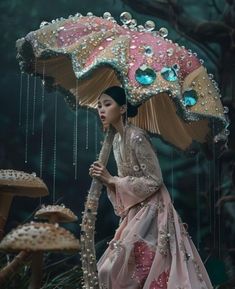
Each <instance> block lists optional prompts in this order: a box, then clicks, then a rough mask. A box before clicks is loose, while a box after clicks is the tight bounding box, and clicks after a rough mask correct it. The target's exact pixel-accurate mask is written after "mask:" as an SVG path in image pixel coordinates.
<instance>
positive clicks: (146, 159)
mask: <svg viewBox="0 0 235 289" xmlns="http://www.w3.org/2000/svg"><path fill="white" fill-rule="evenodd" d="M137 112H138V109H137V108H136V107H133V106H132V105H130V104H129V103H126V96H125V92H124V90H123V89H122V88H120V87H111V88H108V89H107V90H106V91H104V92H103V93H102V94H101V96H100V97H99V99H98V113H99V116H100V119H101V121H102V123H103V126H104V128H105V129H107V128H108V126H109V125H112V126H113V127H114V128H115V129H116V131H117V133H116V135H115V138H114V142H113V151H114V156H115V160H116V163H117V168H118V176H112V175H110V173H109V172H108V170H107V169H106V168H105V167H104V166H103V165H102V164H100V163H99V162H94V163H93V164H92V165H91V167H90V175H91V176H92V177H96V178H98V179H100V180H101V181H102V182H103V184H104V185H105V186H106V187H107V193H108V197H109V199H110V201H111V202H112V204H113V207H114V211H115V213H116V214H117V215H118V216H120V218H121V222H120V225H119V228H118V229H117V231H116V233H115V236H114V238H113V240H112V241H111V242H110V243H109V246H108V248H107V250H106V251H105V253H104V254H103V256H102V257H101V258H100V260H99V262H98V271H99V282H100V287H101V288H103V289H104V288H105V289H107V288H108V289H124V288H125V289H137V288H143V289H160V288H161V289H209V288H212V285H211V282H210V280H209V277H208V275H207V273H206V270H205V268H204V265H203V263H202V261H201V259H200V256H199V254H198V252H197V250H196V248H195V247H194V245H193V243H192V241H191V239H190V237H189V235H188V233H187V231H186V230H185V228H184V226H183V224H182V222H181V220H180V218H179V216H178V215H177V213H176V211H175V209H174V207H173V205H172V202H171V199H170V196H169V192H168V191H167V189H166V187H165V185H164V183H163V180H162V174H161V169H160V166H159V162H158V159H157V156H156V153H155V151H154V149H153V147H152V145H151V143H150V140H149V138H148V136H147V134H146V133H145V131H143V130H142V129H140V128H138V127H135V126H133V125H131V124H128V123H126V120H127V118H128V117H133V116H135V115H136V114H137Z"/></svg>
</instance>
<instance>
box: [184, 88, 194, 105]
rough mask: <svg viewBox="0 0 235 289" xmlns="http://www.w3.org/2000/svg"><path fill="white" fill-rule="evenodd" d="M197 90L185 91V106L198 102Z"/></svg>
mask: <svg viewBox="0 0 235 289" xmlns="http://www.w3.org/2000/svg"><path fill="white" fill-rule="evenodd" d="M197 100H198V96H197V92H196V91H195V90H193V89H191V90H187V91H185V92H184V93H183V98H182V102H183V105H184V106H189V107H191V106H194V105H195V104H196V103H197Z"/></svg>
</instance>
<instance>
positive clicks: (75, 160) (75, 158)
mask: <svg viewBox="0 0 235 289" xmlns="http://www.w3.org/2000/svg"><path fill="white" fill-rule="evenodd" d="M76 91H78V81H77V80H76ZM75 103H76V104H75V105H76V107H75V118H74V134H73V165H74V179H75V180H76V179H77V168H78V99H77V97H76V96H75Z"/></svg>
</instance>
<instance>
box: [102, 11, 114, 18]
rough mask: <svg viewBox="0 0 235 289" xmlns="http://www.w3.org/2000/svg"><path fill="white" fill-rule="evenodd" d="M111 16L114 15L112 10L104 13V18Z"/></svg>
mask: <svg viewBox="0 0 235 289" xmlns="http://www.w3.org/2000/svg"><path fill="white" fill-rule="evenodd" d="M110 17H112V15H111V13H110V12H104V14H103V18H104V19H109V18H110Z"/></svg>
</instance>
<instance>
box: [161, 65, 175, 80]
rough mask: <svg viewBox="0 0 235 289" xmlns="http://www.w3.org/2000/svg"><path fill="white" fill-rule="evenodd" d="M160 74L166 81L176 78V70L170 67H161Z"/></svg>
mask: <svg viewBox="0 0 235 289" xmlns="http://www.w3.org/2000/svg"><path fill="white" fill-rule="evenodd" d="M161 75H162V77H163V78H164V79H165V80H167V81H176V80H177V79H178V77H177V73H176V70H175V69H174V68H172V67H163V68H162V70H161Z"/></svg>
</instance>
